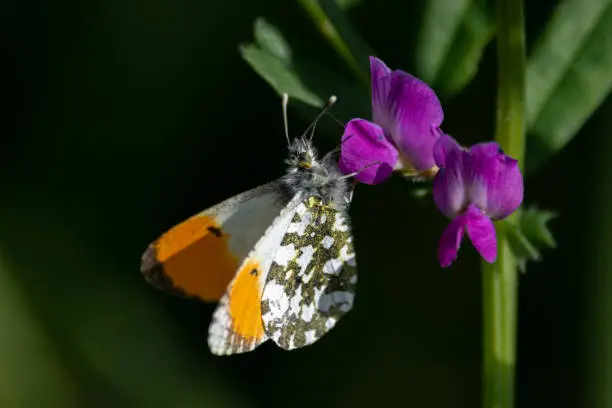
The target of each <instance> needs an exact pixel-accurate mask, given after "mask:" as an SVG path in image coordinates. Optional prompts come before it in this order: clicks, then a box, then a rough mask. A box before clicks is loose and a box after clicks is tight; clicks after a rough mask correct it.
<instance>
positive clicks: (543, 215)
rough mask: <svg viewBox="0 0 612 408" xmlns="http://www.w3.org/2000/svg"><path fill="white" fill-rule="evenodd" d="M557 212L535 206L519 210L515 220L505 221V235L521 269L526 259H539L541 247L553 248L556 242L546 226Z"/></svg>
mask: <svg viewBox="0 0 612 408" xmlns="http://www.w3.org/2000/svg"><path fill="white" fill-rule="evenodd" d="M556 217H557V214H556V213H554V212H552V211H548V210H540V209H538V208H537V207H530V208H528V209H523V210H519V212H518V214H517V219H516V220H515V222H505V223H504V224H505V225H504V226H505V228H506V232H507V234H506V236H507V237H508V242H509V243H510V247H511V249H512V252H513V254H514V256H515V257H516V259H517V261H518V264H519V267H520V269H521V271H523V272H524V271H525V266H526V263H527V261H540V260H541V259H542V255H541V253H540V250H541V249H544V248H555V247H556V242H555V240H554V238H553V235H552V232H551V231H550V229H549V228H548V222H549V221H551V220H552V219H554V218H556Z"/></svg>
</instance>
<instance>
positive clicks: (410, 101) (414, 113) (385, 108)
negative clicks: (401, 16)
mask: <svg viewBox="0 0 612 408" xmlns="http://www.w3.org/2000/svg"><path fill="white" fill-rule="evenodd" d="M370 75H371V81H372V121H373V122H370V121H368V120H365V119H353V120H351V121H350V122H349V123H348V124H347V125H346V127H345V129H344V134H343V136H342V144H341V152H340V160H339V167H340V169H341V170H342V171H343V172H344V173H347V174H348V173H355V172H358V173H357V175H356V176H355V178H357V180H359V181H361V182H362V183H366V184H378V183H380V182H382V181H384V180H385V179H386V178H387V177H389V175H391V172H392V171H393V170H400V169H403V170H405V171H406V172H416V173H423V172H427V171H431V170H432V169H436V167H435V161H434V158H433V147H434V144H435V143H436V141H437V140H438V138H439V137H440V135H441V134H442V132H441V131H440V128H439V126H440V124H441V123H442V119H443V118H444V113H443V111H442V106H441V105H440V101H439V100H438V97H437V96H436V94H435V93H434V91H433V90H432V89H431V88H430V87H429V86H428V85H427V84H426V83H425V82H423V81H421V80H420V79H417V78H415V77H413V76H412V75H410V74H408V73H406V72H404V71H399V70H397V71H392V70H390V69H389V68H388V67H387V66H386V65H385V63H384V62H382V61H381V60H379V59H378V58H375V57H370Z"/></svg>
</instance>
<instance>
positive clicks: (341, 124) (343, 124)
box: [327, 112, 346, 128]
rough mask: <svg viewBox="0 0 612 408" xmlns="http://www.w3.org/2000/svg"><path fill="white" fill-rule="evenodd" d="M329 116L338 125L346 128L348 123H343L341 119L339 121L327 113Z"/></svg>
mask: <svg viewBox="0 0 612 408" xmlns="http://www.w3.org/2000/svg"><path fill="white" fill-rule="evenodd" d="M327 116H329V117H331V118H332V119H333V120H334V121H335V122H336V123H337V124H339V125H340V126H342V127H343V128H344V127H345V126H346V123H344V122H342V121H341V120H340V119H338V118H337V117H335V116H334V115H332V114H331V113H329V112H327Z"/></svg>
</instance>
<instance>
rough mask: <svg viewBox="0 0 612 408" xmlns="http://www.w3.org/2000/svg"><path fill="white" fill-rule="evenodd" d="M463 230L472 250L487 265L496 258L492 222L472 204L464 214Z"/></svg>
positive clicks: (495, 241)
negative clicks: (475, 251) (472, 247)
mask: <svg viewBox="0 0 612 408" xmlns="http://www.w3.org/2000/svg"><path fill="white" fill-rule="evenodd" d="M463 218H464V219H465V229H466V231H467V235H468V237H470V241H472V244H473V245H474V248H476V250H477V251H478V253H479V254H480V256H482V257H483V258H484V260H485V261H487V262H489V263H493V262H495V259H496V258H497V235H496V234H495V226H494V225H493V221H491V219H490V218H489V217H487V216H486V215H484V214H483V213H482V211H480V209H479V208H478V207H476V206H475V205H474V204H470V206H469V207H468V208H467V210H466V212H465V214H464V215H463Z"/></svg>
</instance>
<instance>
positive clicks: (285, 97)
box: [282, 93, 291, 145]
mask: <svg viewBox="0 0 612 408" xmlns="http://www.w3.org/2000/svg"><path fill="white" fill-rule="evenodd" d="M282 104H283V122H284V123H285V137H286V138H287V145H290V144H291V141H290V140H289V121H288V120H287V105H289V94H287V93H283V95H282Z"/></svg>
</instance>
